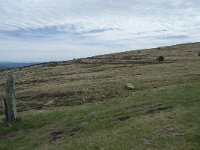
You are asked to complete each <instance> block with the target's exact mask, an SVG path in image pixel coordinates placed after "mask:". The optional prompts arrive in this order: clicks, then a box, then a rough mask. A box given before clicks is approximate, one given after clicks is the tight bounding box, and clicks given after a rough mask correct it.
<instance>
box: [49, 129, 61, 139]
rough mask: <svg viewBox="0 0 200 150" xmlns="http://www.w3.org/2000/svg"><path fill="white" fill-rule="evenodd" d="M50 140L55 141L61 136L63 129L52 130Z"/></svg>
mask: <svg viewBox="0 0 200 150" xmlns="http://www.w3.org/2000/svg"><path fill="white" fill-rule="evenodd" d="M51 136H52V140H53V141H57V140H58V139H61V138H62V137H63V131H54V132H52V133H51Z"/></svg>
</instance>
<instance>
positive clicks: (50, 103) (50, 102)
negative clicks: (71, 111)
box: [45, 100, 54, 106]
mask: <svg viewBox="0 0 200 150" xmlns="http://www.w3.org/2000/svg"><path fill="white" fill-rule="evenodd" d="M53 103H54V101H53V100H52V101H48V102H47V103H46V104H45V106H50V105H52V104H53Z"/></svg>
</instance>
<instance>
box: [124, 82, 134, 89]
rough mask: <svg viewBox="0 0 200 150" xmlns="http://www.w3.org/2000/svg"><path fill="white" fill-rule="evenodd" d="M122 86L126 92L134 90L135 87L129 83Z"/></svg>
mask: <svg viewBox="0 0 200 150" xmlns="http://www.w3.org/2000/svg"><path fill="white" fill-rule="evenodd" d="M124 86H125V88H126V89H127V90H134V89H135V86H134V85H132V84H131V83H125V84H124Z"/></svg>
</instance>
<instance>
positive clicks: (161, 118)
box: [0, 43, 200, 150]
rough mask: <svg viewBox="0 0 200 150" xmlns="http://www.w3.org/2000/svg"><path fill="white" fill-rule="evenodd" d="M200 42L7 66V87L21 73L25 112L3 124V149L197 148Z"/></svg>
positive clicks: (0, 137) (199, 144)
mask: <svg viewBox="0 0 200 150" xmlns="http://www.w3.org/2000/svg"><path fill="white" fill-rule="evenodd" d="M199 50H200V44H199V43H195V44H187V45H177V46H172V47H164V48H161V49H160V48H159V49H151V50H144V51H141V52H140V53H139V52H138V51H136V52H134V51H130V52H125V53H119V54H111V55H104V56H98V57H92V58H86V59H81V60H75V61H72V62H60V63H52V64H41V65H37V66H33V67H30V68H24V69H21V70H18V69H13V70H9V71H3V72H1V73H0V74H1V76H0V78H1V81H0V87H1V88H4V82H5V77H6V76H7V75H8V74H10V73H12V74H15V75H16V76H17V95H18V96H17V97H18V111H19V112H20V113H19V114H18V117H19V118H20V119H19V120H18V121H17V122H16V123H14V124H13V125H12V127H10V128H8V127H5V126H3V125H0V143H1V144H0V149H4V150H6V149H114V150H115V149H119V150H120V149H166V150H168V149H198V148H199V147H200V140H199V139H200V109H199V108H200V103H199V102H200V94H199V93H200V76H199V75H200V70H199V64H200V57H199V56H198V51H199ZM160 55H163V56H165V59H166V60H165V61H164V62H162V63H158V62H157V61H155V59H156V58H157V57H158V56H160ZM124 82H129V83H132V84H134V85H135V86H136V89H135V90H134V91H128V90H126V89H125V88H124V86H123V85H124ZM0 96H1V97H3V96H4V91H3V90H2V91H1V92H0ZM50 101H51V102H52V103H51V105H47V103H48V102H50ZM25 110H26V111H25ZM1 118H3V116H1Z"/></svg>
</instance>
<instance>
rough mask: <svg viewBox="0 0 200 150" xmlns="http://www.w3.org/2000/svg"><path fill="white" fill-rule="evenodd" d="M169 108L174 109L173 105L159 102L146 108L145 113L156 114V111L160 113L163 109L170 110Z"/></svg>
mask: <svg viewBox="0 0 200 150" xmlns="http://www.w3.org/2000/svg"><path fill="white" fill-rule="evenodd" d="M169 109H172V106H171V105H164V104H157V105H154V106H150V108H148V109H147V110H145V115H147V114H156V113H160V112H162V111H165V110H169Z"/></svg>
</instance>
